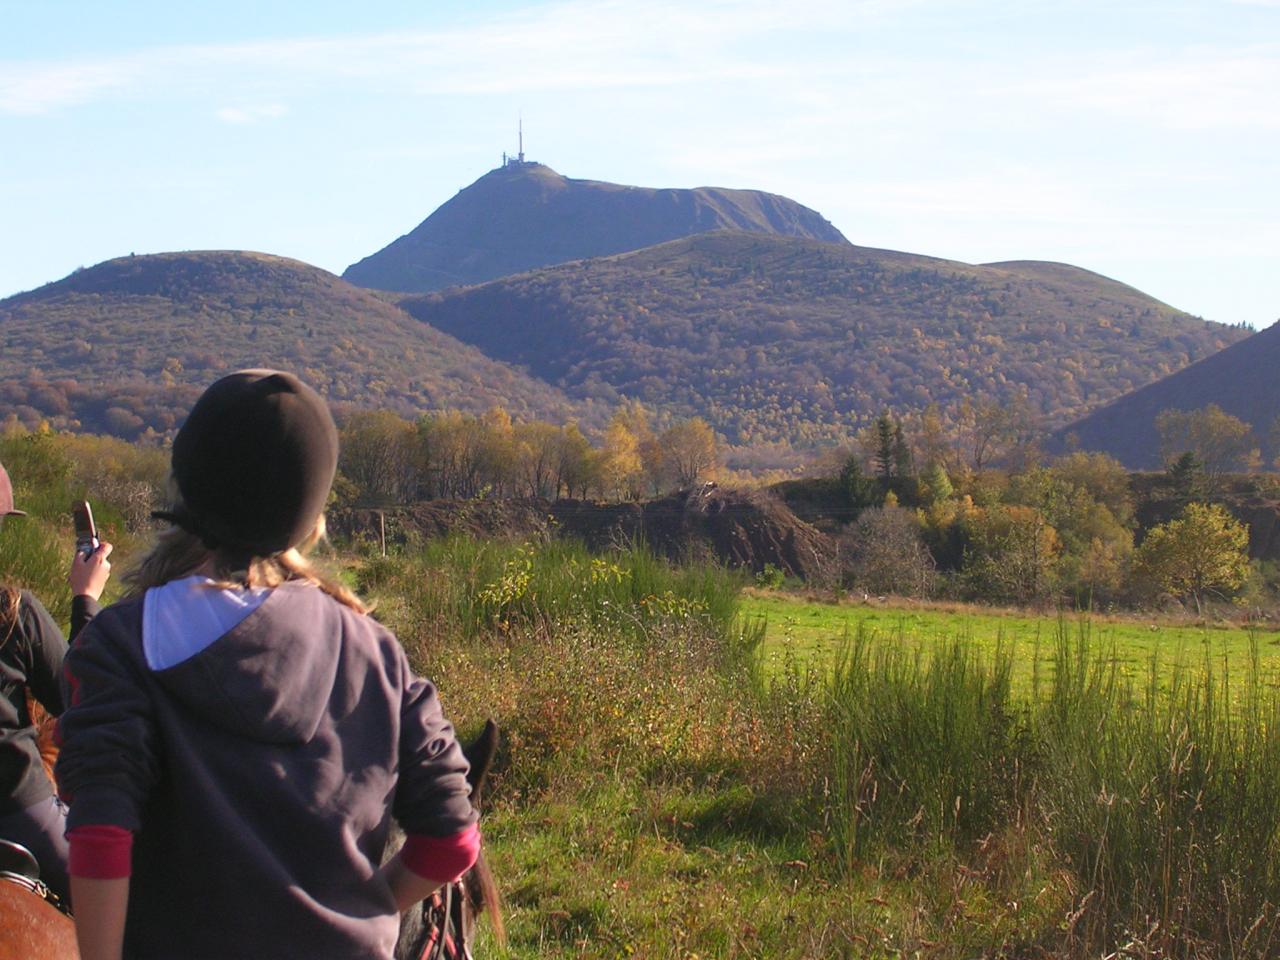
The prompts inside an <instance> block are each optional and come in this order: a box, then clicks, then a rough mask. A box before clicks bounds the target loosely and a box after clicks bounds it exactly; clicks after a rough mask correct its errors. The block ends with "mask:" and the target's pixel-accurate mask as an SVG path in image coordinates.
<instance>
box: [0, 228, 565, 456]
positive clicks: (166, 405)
mask: <svg viewBox="0 0 1280 960" xmlns="http://www.w3.org/2000/svg"><path fill="white" fill-rule="evenodd" d="M262 366H277V367H285V368H287V369H290V370H294V371H296V372H297V373H299V374H300V375H301V376H302V377H303V378H304V379H306V380H307V381H308V382H310V383H311V384H312V385H313V386H314V387H316V389H318V390H319V391H320V392H321V393H323V394H325V395H326V396H327V397H328V399H329V400H330V402H331V404H333V405H334V406H335V408H337V409H338V410H339V411H342V410H345V409H348V408H353V407H377V406H380V407H386V408H388V409H392V410H396V411H398V412H401V413H405V414H412V413H418V412H423V411H425V410H428V409H443V408H453V409H459V410H463V411H464V412H471V413H482V412H484V411H485V410H487V409H488V408H489V407H491V406H494V405H499V404H501V405H504V406H506V407H508V409H509V410H510V412H511V413H512V414H513V415H516V416H522V417H535V416H536V417H539V418H552V417H561V416H569V415H577V416H583V417H585V418H586V419H590V416H589V411H585V410H583V408H582V407H581V405H578V404H573V403H571V402H570V401H569V400H568V399H567V398H566V397H565V396H564V395H563V394H562V393H561V392H560V391H558V390H556V389H554V388H552V387H550V386H548V385H546V384H545V383H542V382H540V381H537V380H534V379H531V378H529V377H527V376H526V375H524V374H522V373H520V372H519V371H517V370H514V369H513V368H511V367H509V366H507V365H505V364H502V363H501V362H499V361H493V360H490V359H489V358H487V357H485V356H484V355H483V354H481V353H480V352H479V351H477V350H475V349H474V348H472V347H469V346H466V345H464V344H462V343H461V342H459V341H457V340H456V339H455V338H453V337H450V336H448V335H447V334H444V333H441V332H439V331H436V330H434V329H432V328H430V327H426V326H424V325H423V324H421V323H419V322H418V321H416V320H414V319H413V318H411V317H409V316H408V315H406V314H405V313H403V312H402V311H401V310H400V309H399V308H397V307H396V306H395V305H394V304H392V303H389V302H388V301H387V300H386V299H384V298H382V297H379V296H377V295H376V294H375V293H373V292H371V291H368V290H363V289H361V288H359V287H354V286H352V285H351V284H348V283H346V282H345V281H343V280H341V279H340V278H338V277H337V276H334V275H333V274H331V273H329V272H327V271H325V270H321V269H320V268H319V267H314V266H311V265H310V264H306V263H303V262H301V261H298V260H292V259H290V258H288V257H280V256H276V255H274V254H264V253H257V252H253V251H225V250H223V251H187V252H173V253H161V254H148V255H142V256H132V255H131V256H127V257H118V258H115V259H112V260H107V261H103V262H102V263H100V264H96V265H95V266H92V267H89V268H85V269H80V270H77V271H76V272H74V273H72V274H71V275H69V276H67V277H64V278H63V279H61V280H57V281H54V282H52V283H48V284H45V285H44V286H42V287H39V288H37V289H35V290H30V291H25V292H23V293H20V294H16V295H15V296H12V297H9V298H6V299H5V300H0V403H3V404H4V405H5V406H8V407H10V408H11V409H13V410H17V411H18V412H19V413H20V414H21V417H20V418H21V419H25V420H31V419H33V418H34V417H37V416H38V417H43V418H47V419H51V420H52V421H53V422H54V423H55V425H58V424H60V423H64V422H65V423H67V424H70V423H71V422H72V421H76V422H77V423H78V424H79V425H82V426H84V427H86V428H92V429H103V430H106V431H107V432H111V433H117V434H122V435H125V436H130V435H135V434H139V433H141V432H143V431H145V430H146V429H148V428H149V429H151V430H153V431H155V432H157V433H161V434H163V433H166V432H167V431H169V430H171V429H172V428H173V426H174V422H175V417H176V416H178V415H180V414H181V413H184V412H185V409H186V406H187V405H188V404H189V401H190V399H191V397H192V396H193V394H194V393H195V392H198V389H199V388H202V387H203V386H204V385H206V384H207V383H209V382H210V381H212V380H214V379H216V378H217V377H218V376H220V375H221V374H222V373H223V372H228V371H230V370H234V369H238V368H243V367H262ZM111 410H115V411H117V412H116V413H114V414H111V415H108V413H109V411H111Z"/></svg>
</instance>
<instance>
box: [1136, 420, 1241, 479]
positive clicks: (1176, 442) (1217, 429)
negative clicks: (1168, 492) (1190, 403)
mask: <svg viewBox="0 0 1280 960" xmlns="http://www.w3.org/2000/svg"><path fill="white" fill-rule="evenodd" d="M1155 425H1156V433H1157V434H1158V435H1159V437H1160V459H1161V460H1162V461H1164V463H1165V464H1166V465H1168V464H1172V463H1174V462H1175V461H1176V460H1177V459H1178V458H1179V457H1180V456H1182V454H1184V453H1190V454H1193V455H1194V456H1195V458H1196V459H1197V460H1199V461H1200V463H1201V464H1203V466H1204V472H1205V475H1206V476H1207V477H1208V478H1209V480H1210V482H1213V481H1216V480H1218V479H1219V478H1221V477H1222V475H1223V474H1224V473H1230V472H1232V471H1235V470H1250V469H1256V468H1257V466H1258V464H1259V463H1260V458H1261V455H1260V454H1259V452H1258V450H1257V448H1256V446H1255V444H1254V442H1253V427H1252V426H1251V425H1250V424H1248V423H1245V422H1244V421H1243V420H1241V419H1240V418H1239V417H1233V416H1232V415H1231V414H1229V413H1227V412H1226V411H1225V410H1223V409H1222V408H1221V407H1219V406H1218V405H1217V404H1215V403H1211V404H1209V405H1208V406H1207V407H1202V408H1201V409H1199V410H1174V409H1167V410H1162V411H1160V413H1159V414H1157V415H1156V420H1155Z"/></svg>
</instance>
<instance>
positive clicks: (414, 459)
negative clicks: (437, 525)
mask: <svg viewBox="0 0 1280 960" xmlns="http://www.w3.org/2000/svg"><path fill="white" fill-rule="evenodd" d="M417 441H418V437H417V431H416V429H415V428H414V425H413V424H412V423H410V422H409V421H407V420H404V419H403V418H401V417H399V416H397V415H396V414H394V413H392V412H391V411H389V410H370V411H367V412H363V413H356V414H353V415H352V416H351V417H350V418H349V419H348V420H347V422H346V424H345V425H344V426H343V429H342V433H341V439H340V445H339V449H340V451H341V459H340V461H339V469H340V470H341V471H342V474H343V476H345V477H346V478H347V479H348V480H349V481H351V482H352V483H354V484H355V485H356V488H357V490H358V491H359V493H358V495H357V502H358V503H362V504H368V505H377V506H389V505H391V504H401V503H408V502H410V501H412V500H414V499H417V497H418V491H419V485H420V480H421V476H422V467H423V463H422V459H421V456H420V453H419V447H418V442H417Z"/></svg>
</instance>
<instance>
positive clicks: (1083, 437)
mask: <svg viewBox="0 0 1280 960" xmlns="http://www.w3.org/2000/svg"><path fill="white" fill-rule="evenodd" d="M1277 370H1280V324H1276V325H1274V326H1271V327H1268V328H1266V329H1265V330H1261V331H1259V332H1258V333H1255V334H1253V336H1251V337H1249V338H1248V339H1246V340H1243V341H1241V342H1239V343H1236V344H1234V345H1232V346H1230V347H1228V348H1227V349H1225V350H1223V351H1222V352H1221V353H1215V354H1214V355H1213V356H1211V357H1206V358H1205V359H1203V360H1201V361H1200V362H1199V363H1196V364H1193V365H1192V366H1190V367H1187V368H1186V369H1185V370H1180V371H1178V372H1177V373H1175V374H1173V375H1172V376H1168V377H1165V378H1164V379H1162V380H1157V381H1156V382H1155V383H1152V384H1149V385H1147V386H1145V387H1142V388H1141V389H1139V390H1136V391H1134V392H1133V393H1130V394H1127V395H1126V396H1123V397H1121V398H1120V399H1118V400H1116V401H1115V402H1114V403H1111V404H1109V405H1108V406H1105V407H1103V408H1102V409H1101V410H1098V411H1097V412H1096V413H1093V414H1091V415H1089V416H1088V417H1085V418H1084V419H1083V420H1079V421H1077V422H1076V423H1073V424H1071V425H1069V426H1067V427H1066V428H1064V429H1063V430H1062V431H1060V433H1059V434H1058V436H1057V437H1056V438H1055V440H1056V443H1057V445H1058V446H1063V447H1064V446H1066V445H1067V444H1068V443H1078V444H1079V446H1080V448H1081V449H1084V450H1101V451H1104V452H1106V453H1109V454H1111V455H1112V456H1113V457H1115V458H1116V459H1117V460H1119V461H1120V462H1121V463H1123V464H1124V465H1125V466H1127V467H1129V468H1131V469H1135V470H1148V469H1153V468H1156V467H1159V466H1160V451H1159V437H1158V436H1157V434H1156V429H1155V418H1156V415H1157V414H1159V413H1160V411H1161V410H1167V409H1170V408H1173V409H1178V410H1198V409H1200V408H1202V407H1206V406H1208V405H1209V404H1211V403H1214V404H1217V405H1218V406H1219V407H1221V408H1222V409H1223V410H1225V411H1226V412H1227V413H1229V414H1231V415H1232V416H1235V417H1239V418H1240V419H1241V420H1243V421H1245V422H1246V423H1249V424H1252V425H1253V432H1254V437H1255V439H1256V442H1257V444H1258V446H1259V447H1260V448H1262V450H1263V452H1264V454H1265V458H1266V460H1267V461H1268V462H1269V461H1270V460H1271V459H1272V458H1273V457H1275V456H1276V455H1277V454H1280V449H1277V446H1276V438H1274V437H1272V436H1271V425H1272V423H1273V422H1274V421H1275V419H1276V417H1280V380H1277V376H1276V371H1277ZM1068 438H1070V440H1068Z"/></svg>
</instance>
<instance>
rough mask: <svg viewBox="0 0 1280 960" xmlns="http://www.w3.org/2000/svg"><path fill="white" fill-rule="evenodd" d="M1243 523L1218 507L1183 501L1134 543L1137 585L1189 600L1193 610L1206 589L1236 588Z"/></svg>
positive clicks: (1244, 548) (1245, 562)
mask: <svg viewBox="0 0 1280 960" xmlns="http://www.w3.org/2000/svg"><path fill="white" fill-rule="evenodd" d="M1248 550H1249V528H1248V526H1247V525H1245V524H1243V523H1241V522H1240V521H1239V520H1237V519H1236V518H1235V517H1233V516H1231V514H1230V513H1228V512H1227V511H1226V509H1225V508H1224V507H1221V506H1219V505H1218V504H1216V503H1214V504H1210V503H1189V504H1187V506H1186V509H1184V510H1183V511H1182V514H1181V516H1179V517H1178V518H1177V519H1176V520H1170V521H1169V522H1168V523H1162V524H1160V525H1159V526H1156V527H1152V528H1151V530H1150V531H1148V533H1147V536H1146V539H1145V540H1143V541H1142V545H1141V546H1139V547H1138V551H1137V555H1136V557H1135V560H1134V577H1135V580H1136V583H1137V584H1138V585H1139V586H1140V587H1145V588H1147V589H1149V590H1150V589H1155V590H1159V591H1162V592H1164V593H1168V594H1170V595H1172V596H1174V597H1176V598H1178V599H1179V600H1192V601H1194V602H1195V605H1196V611H1197V612H1199V611H1200V610H1201V605H1202V603H1203V601H1204V599H1205V598H1206V597H1208V596H1211V595H1214V594H1216V595H1219V596H1228V595H1230V594H1231V593H1233V592H1235V591H1236V590H1238V589H1239V588H1240V587H1241V585H1242V584H1243V583H1244V580H1245V577H1246V576H1247V575H1248V572H1249V554H1248Z"/></svg>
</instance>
